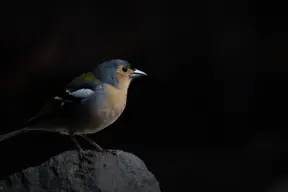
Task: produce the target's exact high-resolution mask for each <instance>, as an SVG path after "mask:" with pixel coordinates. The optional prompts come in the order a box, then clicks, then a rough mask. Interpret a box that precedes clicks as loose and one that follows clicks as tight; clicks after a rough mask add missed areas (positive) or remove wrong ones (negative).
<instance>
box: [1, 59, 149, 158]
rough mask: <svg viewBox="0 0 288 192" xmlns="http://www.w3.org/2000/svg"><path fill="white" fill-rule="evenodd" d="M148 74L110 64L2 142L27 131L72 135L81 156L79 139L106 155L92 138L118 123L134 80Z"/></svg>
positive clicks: (80, 80) (125, 65)
mask: <svg viewBox="0 0 288 192" xmlns="http://www.w3.org/2000/svg"><path fill="white" fill-rule="evenodd" d="M142 76H147V74H146V73H145V72H143V71H140V70H138V69H133V68H132V67H131V64H130V63H129V62H128V61H126V60H122V59H112V60H107V61H105V62H103V63H101V64H100V65H97V66H95V67H94V68H92V69H91V70H90V71H89V72H85V73H83V74H81V75H79V76H77V77H76V78H75V79H73V80H72V81H71V82H70V83H68V85H67V86H66V87H65V88H64V89H63V90H62V91H60V93H58V94H57V95H55V96H54V97H53V98H51V99H50V100H49V101H48V102H47V103H46V104H45V105H44V106H43V107H42V108H41V110H40V112H39V113H38V114H36V115H35V116H34V117H32V118H31V119H30V120H28V122H27V123H26V124H25V125H24V126H22V128H20V129H18V130H16V131H13V132H10V133H7V134H4V135H0V142H1V141H4V140H6V139H8V138H11V137H13V136H16V135H18V134H21V133H24V132H27V131H38V130H39V131H49V132H58V133H60V134H64V135H69V136H70V137H71V139H72V141H73V142H74V143H75V145H76V147H77V149H78V151H79V153H80V156H81V157H82V156H83V155H85V152H84V150H83V149H82V148H81V146H80V145H79V143H78V142H77V140H76V137H75V136H76V135H78V136H81V137H82V138H84V139H85V140H86V141H88V142H89V143H91V144H92V145H93V146H95V147H96V149H97V150H98V151H101V152H103V151H105V149H103V148H102V147H100V146H99V145H98V144H97V143H96V142H94V141H93V140H92V139H91V138H89V137H88V136H87V135H88V134H94V133H97V132H99V131H101V130H103V129H104V128H106V127H108V126H109V125H111V124H112V123H113V122H115V121H116V120H117V119H118V118H119V116H120V115H121V114H122V112H123V111H124V109H125V106H126V102H127V93H128V88H129V85H130V84H131V82H132V80H133V79H135V78H138V77H142Z"/></svg>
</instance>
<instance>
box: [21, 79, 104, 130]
mask: <svg viewBox="0 0 288 192" xmlns="http://www.w3.org/2000/svg"><path fill="white" fill-rule="evenodd" d="M101 89H103V86H102V83H101V82H100V81H99V80H97V79H96V78H95V77H94V76H93V74H92V73H85V74H82V75H81V76H79V77H77V78H75V79H74V80H73V81H71V82H70V83H69V84H68V86H67V87H66V88H65V89H64V90H63V91H61V92H60V93H59V94H58V95H56V96H55V97H54V98H53V99H52V100H51V101H50V102H48V103H47V104H45V105H44V107H42V109H41V111H40V112H39V113H38V114H37V115H36V116H34V117H33V118H31V119H30V120H29V121H28V122H27V123H26V124H25V126H29V125H31V124H34V123H36V122H38V121H41V120H42V119H45V118H47V117H49V116H53V115H57V112H59V111H60V110H62V109H64V108H67V107H72V105H77V104H81V102H82V101H84V100H85V99H87V98H89V97H90V96H91V95H92V94H94V93H95V91H99V90H101Z"/></svg>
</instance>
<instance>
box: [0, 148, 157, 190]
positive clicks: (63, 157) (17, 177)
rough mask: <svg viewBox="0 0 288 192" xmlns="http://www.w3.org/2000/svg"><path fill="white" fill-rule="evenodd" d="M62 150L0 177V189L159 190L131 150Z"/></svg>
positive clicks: (155, 181) (151, 176)
mask: <svg viewBox="0 0 288 192" xmlns="http://www.w3.org/2000/svg"><path fill="white" fill-rule="evenodd" d="M87 153H88V155H87V158H85V159H84V160H82V161H80V159H79V155H78V153H77V151H66V152H64V153H62V154H59V155H57V156H54V157H52V158H50V159H49V160H48V161H46V162H44V163H42V164H41V165H39V166H36V167H29V168H27V169H25V170H22V171H21V172H18V173H15V174H12V175H10V176H9V177H8V178H7V179H5V180H2V181H0V191H1V192H2V191H3V192H10V191H21V192H22V191H32V192H34V191H35V192H39V191H49V192H54V191H61V192H62V191H73V192H75V191H81V192H82V191H83V192H84V191H85V192H92V191H93V192H112V191H115V192H116V191H117V192H130V191H131V192H132V191H133V192H142V191H143V192H160V187H159V184H158V181H157V180H156V178H155V177H154V175H153V174H152V173H151V172H149V171H148V169H147V167H146V166H145V164H144V162H143V161H142V160H140V159H139V158H138V157H136V156H135V155H133V154H131V153H127V152H123V151H117V155H113V154H112V153H110V152H105V153H99V152H95V151H89V150H88V151H87Z"/></svg>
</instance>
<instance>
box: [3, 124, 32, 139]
mask: <svg viewBox="0 0 288 192" xmlns="http://www.w3.org/2000/svg"><path fill="white" fill-rule="evenodd" d="M27 131H30V130H29V129H27V128H26V127H25V128H22V129H19V130H16V131H13V132H10V133H6V134H4V135H0V142H1V141H4V140H6V139H9V138H11V137H14V136H16V135H19V134H21V133H25V132H27Z"/></svg>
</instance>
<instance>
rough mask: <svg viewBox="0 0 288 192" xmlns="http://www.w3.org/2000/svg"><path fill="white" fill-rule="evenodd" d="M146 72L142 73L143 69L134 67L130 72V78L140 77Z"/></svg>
mask: <svg viewBox="0 0 288 192" xmlns="http://www.w3.org/2000/svg"><path fill="white" fill-rule="evenodd" d="M146 75H147V74H146V73H144V72H143V71H140V70H138V69H134V70H133V72H132V73H131V74H130V78H132V79H134V78H137V77H142V76H146Z"/></svg>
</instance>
